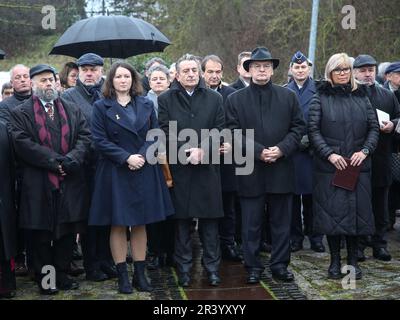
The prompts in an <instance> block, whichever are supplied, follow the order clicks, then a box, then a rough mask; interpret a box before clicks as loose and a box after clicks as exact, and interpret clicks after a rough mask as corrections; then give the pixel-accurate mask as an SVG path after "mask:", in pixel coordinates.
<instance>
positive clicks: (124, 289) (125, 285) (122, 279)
mask: <svg viewBox="0 0 400 320" xmlns="http://www.w3.org/2000/svg"><path fill="white" fill-rule="evenodd" d="M116 268H117V273H118V291H119V293H124V294H131V293H132V292H133V290H132V286H131V284H130V282H129V277H128V269H127V265H126V262H121V263H118V264H117V265H116Z"/></svg>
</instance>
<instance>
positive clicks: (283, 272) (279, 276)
mask: <svg viewBox="0 0 400 320" xmlns="http://www.w3.org/2000/svg"><path fill="white" fill-rule="evenodd" d="M272 277H273V278H274V279H276V280H279V281H283V282H291V281H293V280H294V276H293V273H291V272H290V271H289V270H287V269H280V270H277V271H272Z"/></svg>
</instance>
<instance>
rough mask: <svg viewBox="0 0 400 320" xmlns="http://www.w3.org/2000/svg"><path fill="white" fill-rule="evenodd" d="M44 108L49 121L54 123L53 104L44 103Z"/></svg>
mask: <svg viewBox="0 0 400 320" xmlns="http://www.w3.org/2000/svg"><path fill="white" fill-rule="evenodd" d="M45 107H46V109H47V115H48V116H49V118H50V119H51V121H54V106H53V104H52V103H46V105H45Z"/></svg>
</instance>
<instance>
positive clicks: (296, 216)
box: [290, 194, 323, 244]
mask: <svg viewBox="0 0 400 320" xmlns="http://www.w3.org/2000/svg"><path fill="white" fill-rule="evenodd" d="M302 205H303V210H301V209H302ZM302 216H303V218H304V220H303V219H302ZM303 222H304V229H303ZM312 228H313V210H312V195H311V194H303V195H294V196H293V212H292V227H291V234H290V240H291V242H295V243H303V240H304V236H305V235H306V236H308V238H309V239H310V242H311V244H313V243H319V242H321V241H322V237H323V235H320V234H314V233H313V231H312Z"/></svg>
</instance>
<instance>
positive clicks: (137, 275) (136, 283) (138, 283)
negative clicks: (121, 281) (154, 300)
mask: <svg viewBox="0 0 400 320" xmlns="http://www.w3.org/2000/svg"><path fill="white" fill-rule="evenodd" d="M133 265H134V267H135V270H134V272H133V278H132V286H133V287H135V288H136V289H137V290H138V291H144V292H151V291H153V290H154V289H153V287H152V286H151V285H150V283H149V281H148V280H147V277H146V275H145V272H144V271H145V267H146V262H145V261H135V262H134V263H133Z"/></svg>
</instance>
